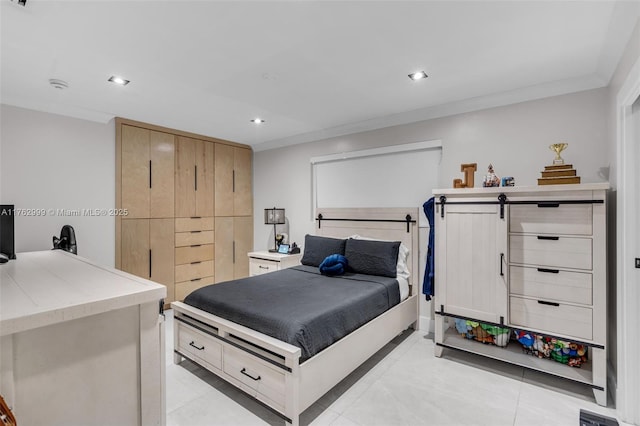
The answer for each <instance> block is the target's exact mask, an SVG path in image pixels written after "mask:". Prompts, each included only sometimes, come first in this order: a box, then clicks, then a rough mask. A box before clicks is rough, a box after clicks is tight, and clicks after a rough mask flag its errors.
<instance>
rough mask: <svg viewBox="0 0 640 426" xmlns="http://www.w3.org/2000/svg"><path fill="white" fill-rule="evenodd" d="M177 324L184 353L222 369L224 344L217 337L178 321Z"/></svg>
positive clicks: (181, 350)
mask: <svg viewBox="0 0 640 426" xmlns="http://www.w3.org/2000/svg"><path fill="white" fill-rule="evenodd" d="M176 325H177V326H178V349H179V351H180V352H181V353H182V354H184V355H187V356H190V357H193V358H197V361H198V362H204V363H206V364H208V365H209V366H211V367H214V368H217V369H218V370H222V344H221V343H220V342H218V341H217V340H216V338H215V337H212V336H208V335H206V334H204V333H202V332H200V331H198V330H194V329H192V328H190V327H188V326H186V325H184V324H182V323H180V322H177V321H176Z"/></svg>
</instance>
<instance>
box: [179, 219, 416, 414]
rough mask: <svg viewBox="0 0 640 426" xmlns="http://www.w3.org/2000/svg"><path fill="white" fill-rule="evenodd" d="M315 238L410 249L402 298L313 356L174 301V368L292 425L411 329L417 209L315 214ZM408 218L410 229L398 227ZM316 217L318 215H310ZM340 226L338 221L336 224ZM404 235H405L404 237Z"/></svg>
mask: <svg viewBox="0 0 640 426" xmlns="http://www.w3.org/2000/svg"><path fill="white" fill-rule="evenodd" d="M317 214H321V215H322V217H323V220H321V221H318V220H316V234H317V235H323V236H332V237H340V238H344V237H348V236H350V235H353V234H358V235H361V236H365V237H370V238H376V239H381V240H393V241H402V242H403V243H404V244H405V245H406V246H407V247H409V248H410V250H411V253H410V254H409V259H408V264H409V268H410V272H411V277H410V279H409V284H410V292H409V297H408V298H407V299H405V300H404V301H403V302H401V303H400V304H398V305H396V306H394V307H393V308H391V309H390V310H388V311H386V312H385V313H383V314H382V315H380V316H378V317H376V318H375V319H373V320H371V321H369V322H368V323H367V324H365V325H363V326H362V327H360V328H358V329H357V330H355V331H353V332H352V333H351V334H349V335H348V336H346V337H344V338H342V339H341V340H339V341H337V342H336V343H334V344H333V345H331V346H330V347H328V348H326V349H324V350H323V351H322V352H320V353H318V354H317V355H315V356H314V357H312V358H310V359H308V360H306V361H305V362H303V363H302V364H300V363H299V359H300V349H299V348H298V347H296V346H293V345H290V344H288V343H285V342H282V341H280V340H277V339H274V338H273V337H270V336H267V335H265V334H262V333H259V332H257V331H255V330H252V329H250V328H247V327H244V326H242V325H239V324H236V323H234V322H231V321H228V320H225V319H223V318H220V317H217V316H215V315H212V314H209V313H207V312H204V311H202V310H200V309H197V308H194V307H192V306H189V305H186V304H184V303H181V302H173V303H172V304H171V307H172V308H173V309H174V317H175V319H176V321H175V323H174V362H175V363H176V364H177V363H180V362H181V361H182V359H183V357H184V358H188V359H190V360H192V361H194V362H196V363H197V364H199V365H201V366H202V367H204V368H206V369H207V370H209V371H211V372H213V373H215V374H216V375H218V376H219V377H221V378H223V379H225V380H226V381H228V382H229V383H231V384H233V385H234V386H236V387H238V388H240V389H242V390H243V391H245V392H246V393H248V394H249V395H251V396H253V397H254V398H256V399H258V400H259V401H261V402H263V403H264V404H266V405H268V406H269V407H271V408H273V409H274V410H275V411H277V412H279V413H281V414H282V415H283V417H284V418H285V419H286V420H287V421H288V422H290V423H292V424H293V425H298V424H299V416H300V413H302V412H303V411H304V410H305V409H307V408H308V407H309V406H310V405H312V404H313V403H314V402H315V401H317V400H318V399H319V398H320V397H321V396H322V395H324V394H325V393H326V392H327V391H329V390H330V389H331V388H332V387H334V386H335V385H336V384H338V383H339V382H340V381H341V380H342V379H344V378H345V377H346V376H347V375H349V374H350V373H351V372H352V371H353V370H355V369H356V368H357V367H358V366H359V365H360V364H362V363H363V362H364V361H366V360H367V359H368V358H369V357H370V356H371V355H373V354H374V353H376V352H377V351H378V350H380V349H381V348H382V347H383V346H384V345H386V344H387V343H388V342H389V341H390V340H391V339H393V338H394V337H395V336H397V335H398V334H399V333H401V332H402V331H404V330H405V329H407V328H408V327H413V328H414V329H417V328H418V323H419V321H418V318H419V315H418V294H419V293H420V291H419V288H420V286H419V282H418V281H419V279H418V278H419V273H418V271H419V268H418V255H417V254H418V226H417V220H418V209H417V208H406V209H405V208H377V209H371V208H359V209H318V210H317ZM407 215H410V216H411V219H412V220H413V222H409V223H407V222H405V221H404V220H405V217H406V216H407ZM317 217H318V216H317ZM336 219H343V220H336ZM407 229H408V231H409V232H407Z"/></svg>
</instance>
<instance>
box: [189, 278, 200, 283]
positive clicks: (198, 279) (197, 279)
mask: <svg viewBox="0 0 640 426" xmlns="http://www.w3.org/2000/svg"><path fill="white" fill-rule="evenodd" d="M201 279H202V278H193V279H192V280H191V281H192V282H193V281H200V280H201Z"/></svg>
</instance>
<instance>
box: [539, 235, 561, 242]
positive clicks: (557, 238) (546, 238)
mask: <svg viewBox="0 0 640 426" xmlns="http://www.w3.org/2000/svg"><path fill="white" fill-rule="evenodd" d="M538 239H539V240H548V241H558V240H559V239H560V237H549V236H546V235H538Z"/></svg>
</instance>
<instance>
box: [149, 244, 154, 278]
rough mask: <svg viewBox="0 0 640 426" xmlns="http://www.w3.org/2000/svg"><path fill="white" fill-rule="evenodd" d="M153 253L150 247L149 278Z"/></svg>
mask: <svg viewBox="0 0 640 426" xmlns="http://www.w3.org/2000/svg"><path fill="white" fill-rule="evenodd" d="M152 254H153V251H152V250H151V249H150V250H149V278H151V258H152Z"/></svg>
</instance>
